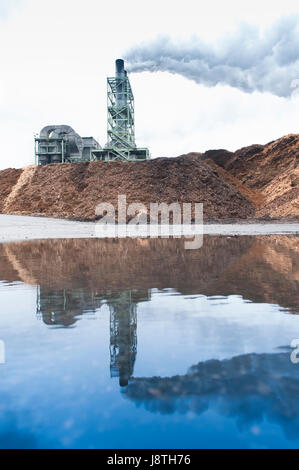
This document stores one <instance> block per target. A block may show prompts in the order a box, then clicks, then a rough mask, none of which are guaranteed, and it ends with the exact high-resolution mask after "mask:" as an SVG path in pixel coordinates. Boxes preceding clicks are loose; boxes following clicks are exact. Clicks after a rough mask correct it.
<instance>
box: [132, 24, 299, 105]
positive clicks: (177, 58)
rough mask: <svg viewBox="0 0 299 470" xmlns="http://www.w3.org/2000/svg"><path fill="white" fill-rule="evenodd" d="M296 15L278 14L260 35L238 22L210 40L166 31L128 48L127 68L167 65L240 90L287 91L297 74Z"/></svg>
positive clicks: (287, 93)
mask: <svg viewBox="0 0 299 470" xmlns="http://www.w3.org/2000/svg"><path fill="white" fill-rule="evenodd" d="M298 43H299V18H298V17H296V18H291V17H287V18H282V19H280V20H279V21H277V22H276V23H274V24H273V25H272V27H270V28H269V29H268V30H266V31H265V33H264V34H263V35H261V34H260V32H259V30H258V29H257V28H256V27H253V26H249V25H242V29H239V30H238V31H237V32H236V33H235V34H234V35H233V36H230V37H225V38H222V39H221V40H219V41H218V43H217V46H212V45H210V44H207V43H205V42H203V41H202V40H200V39H199V38H192V39H191V40H189V41H185V42H174V41H172V40H171V39H170V38H169V37H168V36H164V37H158V38H157V39H156V40H154V41H152V42H148V43H143V44H141V45H139V46H135V47H133V48H132V49H131V50H129V51H127V54H126V55H125V58H126V60H127V61H128V62H129V64H128V67H127V69H128V71H130V72H143V71H149V72H156V71H166V72H170V73H174V74H179V75H182V76H184V77H186V78H188V79H190V80H194V81H195V82H196V83H200V84H202V85H206V86H209V87H211V86H215V85H217V84H225V85H230V86H232V87H235V88H238V89H240V90H242V91H245V92H248V93H251V92H253V91H260V92H270V93H272V94H274V95H278V96H284V97H286V96H290V95H291V93H292V91H294V89H293V88H292V85H291V84H292V81H293V80H295V79H297V78H299V49H298V46H297V45H298Z"/></svg>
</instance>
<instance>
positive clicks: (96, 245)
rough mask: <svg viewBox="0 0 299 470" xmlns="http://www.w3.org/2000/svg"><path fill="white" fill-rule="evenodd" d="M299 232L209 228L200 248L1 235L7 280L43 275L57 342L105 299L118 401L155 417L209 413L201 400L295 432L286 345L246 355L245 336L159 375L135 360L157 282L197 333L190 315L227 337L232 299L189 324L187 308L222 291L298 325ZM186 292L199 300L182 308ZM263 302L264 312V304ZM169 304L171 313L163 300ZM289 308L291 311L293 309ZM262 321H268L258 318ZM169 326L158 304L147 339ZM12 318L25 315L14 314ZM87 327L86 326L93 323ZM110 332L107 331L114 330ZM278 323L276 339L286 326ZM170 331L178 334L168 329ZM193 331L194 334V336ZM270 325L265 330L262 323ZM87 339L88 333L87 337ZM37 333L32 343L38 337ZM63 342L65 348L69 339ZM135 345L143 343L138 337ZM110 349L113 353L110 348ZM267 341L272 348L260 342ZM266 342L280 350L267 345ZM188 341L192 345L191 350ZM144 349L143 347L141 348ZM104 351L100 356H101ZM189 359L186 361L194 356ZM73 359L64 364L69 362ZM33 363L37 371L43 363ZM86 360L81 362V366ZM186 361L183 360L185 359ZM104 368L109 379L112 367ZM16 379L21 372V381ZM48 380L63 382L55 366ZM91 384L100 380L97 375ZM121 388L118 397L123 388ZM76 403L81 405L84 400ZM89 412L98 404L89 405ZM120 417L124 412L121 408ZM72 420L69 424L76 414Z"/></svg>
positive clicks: (41, 305)
mask: <svg viewBox="0 0 299 470" xmlns="http://www.w3.org/2000/svg"><path fill="white" fill-rule="evenodd" d="M298 239H299V238H298V237H297V236H258V237H246V236H245V237H205V240H204V245H203V247H202V248H201V249H200V250H194V251H192V250H191V251H186V250H184V240H178V239H174V240H165V239H146V240H138V239H129V240H126V239H119V240H48V241H38V242H26V243H11V244H2V245H0V279H2V280H5V281H7V282H8V283H13V282H15V281H21V282H22V283H25V284H27V285H28V284H29V285H33V286H37V287H36V288H37V316H38V318H39V319H41V320H42V322H43V323H44V324H45V325H47V326H49V327H50V328H47V329H46V328H43V330H46V332H47V333H49V331H50V330H53V329H55V328H59V329H60V331H59V332H57V331H54V332H53V333H52V335H51V341H53V342H54V344H55V340H57V339H56V338H57V337H58V336H57V337H56V336H55V334H56V335H61V336H59V337H60V338H62V339H65V338H66V336H65V337H64V336H63V334H64V333H66V331H67V332H68V333H69V332H70V333H72V332H78V331H81V330H80V323H81V322H80V321H79V320H82V319H84V318H89V317H90V314H92V315H93V317H94V318H99V316H98V313H99V310H100V309H102V308H103V307H104V306H106V309H107V307H108V309H109V313H110V323H109V326H110V344H109V347H110V376H111V377H119V385H120V386H121V387H122V389H121V390H122V394H121V397H123V398H126V400H122V403H125V404H128V400H130V401H133V402H134V403H135V404H136V405H140V404H142V405H143V406H142V407H139V406H138V411H136V416H137V413H138V412H139V413H140V410H141V409H145V410H148V411H150V412H151V413H152V414H153V415H155V416H160V415H163V416H166V415H167V416H171V415H172V414H174V413H176V412H179V413H180V415H181V416H183V415H185V414H186V416H187V415H188V414H190V413H191V414H193V415H196V416H197V417H198V416H201V415H203V414H204V412H205V411H208V410H210V409H213V410H215V409H217V412H218V413H219V415H221V416H222V417H225V418H227V417H229V418H234V419H235V421H236V422H237V424H238V427H239V429H241V430H243V429H244V428H248V427H250V426H252V425H253V424H254V425H255V428H254V429H255V432H256V433H257V434H258V432H259V426H262V425H263V422H264V421H268V422H271V423H276V424H278V425H279V427H280V428H282V429H283V430H284V432H285V435H286V436H287V438H288V439H298V436H299V405H298V401H297V395H298V393H299V366H295V365H294V364H292V363H291V361H290V352H289V351H288V352H278V351H277V352H275V353H273V349H269V348H268V349H263V348H262V349H260V350H259V354H254V353H252V349H251V350H250V354H244V352H245V351H248V349H246V347H245V345H244V344H239V343H238V344H237V346H236V348H239V349H238V352H237V353H235V357H232V356H233V354H231V355H229V354H227V355H225V354H226V351H225V354H224V356H222V357H230V359H225V360H202V361H201V362H199V363H198V364H197V365H195V366H192V367H191V368H190V369H189V370H188V372H187V373H186V374H184V375H172V373H171V372H170V371H169V370H168V369H167V374H165V375H166V376H163V377H162V376H158V374H160V373H161V372H160V371H159V372H156V374H157V376H152V375H153V374H152V373H150V374H148V375H149V376H148V377H147V374H146V372H144V369H143V368H142V367H141V368H140V366H139V367H138V366H135V363H136V358H137V317H138V305H140V303H141V302H149V308H148V309H147V312H148V313H147V314H148V317H149V318H150V317H151V315H153V313H154V312H153V311H151V308H157V303H156V304H155V303H154V302H153V298H154V295H153V294H152V292H153V291H154V292H157V291H165V289H166V292H165V296H164V297H163V301H164V302H165V299H167V302H168V303H169V309H170V310H171V309H174V311H175V313H176V315H177V317H176V316H175V315H174V316H173V319H172V318H171V322H173V324H175V322H176V321H177V319H178V320H179V321H181V318H182V317H183V316H184V315H185V317H187V319H185V317H184V321H185V322H186V323H185V325H188V327H187V328H189V329H187V330H186V331H188V334H189V336H190V338H191V337H192V334H190V331H191V329H192V328H194V325H196V328H201V335H202V336H201V338H202V337H203V333H202V331H203V328H204V327H205V328H206V330H205V331H207V332H208V335H210V331H212V333H213V334H211V338H215V339H216V338H218V336H221V333H222V331H223V330H222V329H221V328H224V327H223V324H224V323H225V315H227V310H225V307H221V306H220V307H219V306H218V307H216V306H217V302H213V301H212V302H210V303H209V308H210V310H208V311H207V313H206V314H205V316H204V315H202V316H201V321H202V323H201V324H200V326H199V323H200V320H199V316H198V317H196V316H194V317H193V318H192V322H193V323H192V322H191V318H190V319H189V318H188V313H190V311H192V305H193V309H194V304H192V301H193V300H194V299H195V298H196V297H197V298H199V297H200V296H202V297H205V298H209V297H213V298H214V299H215V298H216V297H217V296H218V298H219V296H220V297H225V298H226V300H227V304H229V296H231V295H233V296H239V297H240V299H241V300H240V303H239V304H238V307H237V308H236V307H234V308H235V309H236V310H237V313H236V316H237V315H238V318H240V317H241V316H242V314H243V313H247V314H248V311H247V310H246V309H245V307H244V304H245V303H246V302H245V301H248V300H249V301H251V302H253V304H254V305H255V308H257V307H256V304H260V305H265V306H269V304H273V305H277V306H278V307H280V308H281V310H282V312H281V316H284V317H286V316H288V317H290V318H292V320H294V323H293V324H294V325H295V327H297V323H298V320H299V317H297V315H296V314H298V313H299V296H298V291H299V289H298V288H299V257H298V249H299V247H298ZM34 289H35V287H34ZM169 290H170V291H171V292H169ZM0 294H1V292H0ZM171 294H176V296H178V297H175V296H171ZM168 295H169V296H168ZM152 297H153V298H152ZM177 298H179V299H180V301H181V303H179V302H178V303H177V305H178V306H177V305H176V299H177ZM181 299H183V300H181ZM0 300H1V299H0ZM183 302H185V304H184V305H187V307H188V308H189V309H191V310H188V308H187V307H186V310H185V311H184V314H181V312H180V311H179V308H180V305H183ZM152 305H154V307H152ZM155 305H156V307H155ZM164 305H166V304H164ZM246 305H247V304H246ZM213 308H215V310H213ZM217 308H218V309H219V310H217ZM242 308H243V310H242ZM221 309H222V310H221ZM238 309H240V310H238ZM276 310H278V309H276ZM106 311H107V310H106ZM215 311H217V315H218V316H219V317H220V316H221V315H223V317H224V321H223V323H221V322H220V323H219V324H218V326H217V325H215V323H216V321H215V318H217V315H215V314H214V312H215ZM259 311H261V312H262V310H259ZM161 312H162V313H163V310H161ZM219 312H220V313H221V315H219ZM273 312H274V308H273V310H271V309H269V310H268V315H271V314H272V313H273ZM139 313H140V309H139ZM200 313H201V314H202V312H200ZM212 313H213V314H214V317H213V315H212ZM262 313H263V312H262ZM286 313H291V314H293V315H286ZM209 314H211V318H210V317H209ZM279 314H280V313H279ZM180 315H181V317H180ZM191 316H192V315H191V314H190V317H191ZM203 319H204V320H203ZM189 320H190V324H189V323H188V321H189ZM217 320H218V318H217ZM168 321H169V318H168ZM238 321H239V320H238ZM250 321H251V317H250ZM256 321H257V318H256ZM258 321H260V320H259V318H258ZM271 321H272V320H271ZM209 322H210V323H209ZM213 322H214V323H213ZM82 323H83V322H82ZM40 324H41V325H42V323H40ZM107 324H108V323H107ZM107 324H106V325H107ZM168 324H169V323H168ZM140 325H142V324H140V317H139V328H141V326H140ZM165 325H166V323H165V324H163V315H161V318H160V317H158V318H157V319H156V323H155V326H154V327H152V330H150V331H151V335H152V336H153V337H151V338H150V340H149V341H148V344H147V346H148V345H152V344H153V342H154V341H155V337H154V335H155V330H154V329H155V328H161V330H163V331H164V329H165V331H166V326H165ZM190 325H191V326H190ZM207 325H208V326H207ZM219 325H220V326H219ZM221 325H222V326H221ZM235 325H236V323H235V324H234V323H233V322H232V323H231V327H232V328H234V327H235ZM244 325H245V323H244V324H242V319H241V320H240V321H239V323H238V327H239V328H242V327H243V328H245V326H246V327H248V325H245V326H244ZM42 326H43V325H42ZM229 326H230V324H229V320H228V328H227V329H225V328H224V331H226V332H227V331H228V330H229ZM175 327H176V325H175ZM175 327H174V328H173V329H175ZM256 327H257V326H256V325H253V326H252V325H249V327H248V328H251V330H250V331H251V334H252V331H253V330H254V328H256ZM14 328H17V326H16V325H14ZM85 328H86V330H88V327H87V326H86V324H85ZM171 328H172V324H171ZM217 328H219V330H217ZM63 329H67V330H66V331H64V330H63ZM83 330H84V329H83ZM170 333H172V332H170ZM191 333H192V332H191ZM107 334H109V332H108V331H107ZM197 334H198V333H196V334H194V337H192V341H193V343H192V346H193V345H195V344H196V341H197V339H198V337H197V336H196V335H197ZM237 334H238V333H236V335H235V336H233V334H232V332H231V331H229V335H228V336H229V339H228V341H227V343H228V342H229V341H231V339H230V338H232V341H233V340H234V339H235V337H236V336H237ZM263 334H264V333H262V335H261V336H262V337H263ZM276 334H277V337H278V339H279V340H280V339H281V335H280V332H278V333H276ZM213 335H214V336H213ZM217 335H218V336H217ZM170 336H171V334H170V335H169V338H170ZM189 336H188V337H187V340H186V341H188V340H189ZM266 336H267V331H265V337H266ZM68 338H70V336H68ZM169 338H167V337H165V338H164V337H163V340H162V341H163V342H165V349H166V350H167V351H169V355H170V356H171V355H172V354H174V353H175V351H174V349H175V346H174V345H173V343H171V342H170V343H168V341H170V339H169ZM31 339H32V338H31ZM96 339H97V340H98V338H96ZM80 341H81V336H80V338H79V343H80ZM139 341H140V339H139ZM32 342H33V344H34V338H33V340H32ZM215 343H216V341H214V344H213V340H212V341H211V346H209V347H210V350H209V355H208V356H205V357H209V358H213V357H220V356H215V355H214V351H213V346H214V348H215ZM57 344H58V349H59V344H61V343H59V342H58V343H57ZM169 344H170V345H171V346H169ZM279 344H281V343H279ZM282 344H286V343H284V342H283V343H282ZM80 346H81V343H80ZM39 347H40V345H39V344H38V345H36V344H35V348H36V350H39ZM45 347H46V346H45ZM138 347H139V348H140V344H139V346H138ZM157 348H159V345H157ZM171 348H172V349H171ZM184 348H185V344H184ZM32 349H34V346H32ZM106 349H107V352H108V348H106ZM70 350H71V351H73V350H72V349H70ZM194 350H195V346H194ZM266 350H267V353H265V354H261V353H260V351H262V352H263V351H266ZM269 350H271V351H272V353H269ZM66 351H69V349H66ZM180 351H181V353H182V351H183V353H182V354H185V349H181V350H180ZM189 351H190V350H189ZM253 351H255V349H253ZM96 352H97V350H96ZM88 353H89V350H88ZM196 354H197V353H196ZM236 354H238V355H236ZM20 356H22V354H20ZM99 356H100V354H99ZM139 356H140V350H139V353H138V359H139ZM66 357H67V359H68V361H69V362H68V367H69V369H70V370H71V371H72V372H71V373H73V374H75V372H74V370H75V368H74V367H73V362H72V361H74V359H73V356H72V355H70V356H68V355H67V353H66ZM101 357H102V356H100V357H99V358H97V359H98V360H101ZM174 357H175V354H174ZM186 357H187V358H188V361H189V356H187V355H186ZM202 357H204V356H201V358H202ZM231 357H232V358H231ZM199 359H200V357H195V359H194V361H193V360H192V362H193V363H196V362H197V361H198V360H199ZM79 360H80V357H79ZM186 362H187V361H186ZM192 362H191V360H190V363H191V364H192ZM188 363H189V362H188ZM85 364H86V362H85ZM167 366H168V363H167ZM176 366H177V363H176V362H175V367H176ZM9 367H13V365H10V366H9ZM22 367H23V366H22ZM55 367H56V366H55ZM97 367H99V363H98V364H97ZM134 367H135V372H136V370H138V371H139V373H137V374H136V373H134ZM54 369H55V368H53V370H54ZM58 369H59V365H58V366H57V370H58ZM65 369H67V367H66V366H65ZM37 370H39V371H40V369H37ZM81 370H82V369H81V368H80V373H79V375H80V374H81ZM140 370H141V373H140ZM181 370H183V371H184V370H185V367H184V368H183V369H181ZM49 371H50V372H49V373H50V374H51V373H53V374H54V372H52V369H51V368H50V369H49ZM19 373H20V372H19ZM39 373H40V372H39ZM167 375H169V376H167ZM94 376H96V374H94V370H92V372H90V376H88V377H89V379H87V378H85V379H84V380H85V382H84V383H83V384H81V385H82V387H85V388H83V389H84V390H85V392H84V395H85V393H86V394H87V395H88V385H89V382H90V381H91V382H92V381H93V377H94ZM80 377H81V376H80ZM90 377H91V378H90ZM108 378H109V380H110V377H109V376H108ZM62 380H66V381H67V380H69V377H68V375H66V372H64V373H63V378H62ZM82 380H83V379H82ZM58 382H59V381H57V383H58ZM11 383H14V382H13V380H12V382H11ZM49 383H51V384H53V383H54V384H55V380H53V381H52V379H51V375H50V379H49ZM116 385H117V384H116ZM51 386H52V385H51ZM106 386H107V384H106ZM101 387H102V384H101ZM94 388H95V389H96V386H94ZM0 390H1V387H0ZM72 390H73V388H72ZM86 390H87V391H86ZM101 390H102V388H101ZM107 394H108V392H107ZM117 394H118V395H117V396H119V395H120V394H119V389H117ZM79 395H80V396H81V395H82V394H78V396H79ZM96 395H97V394H96ZM76 397H77V395H76ZM76 399H77V398H74V400H76ZM113 399H114V400H115V399H116V398H115V395H114V397H113ZM97 400H98V397H97ZM62 401H63V400H62ZM107 403H110V397H108V398H107V399H106V405H105V406H108V405H107ZM96 406H97V404H96V405H95V407H96ZM119 406H120V405H119ZM73 412H74V413H76V410H75V411H74V410H73ZM89 412H90V410H88V413H87V415H88V414H89ZM0 413H1V410H0ZM188 416H189V415H188ZM112 418H113V419H114V418H115V419H116V417H115V416H112ZM113 419H111V422H112V421H113ZM188 419H189V418H188ZM223 419H224V418H223ZM186 420H187V418H186ZM186 422H187V421H186ZM140 423H142V419H141V421H140ZM66 425H67V426H68V425H69V422H68V421H66ZM140 425H141V424H140ZM186 426H187V424H186ZM211 426H213V425H211ZM234 432H235V431H234ZM141 434H142V433H141ZM33 437H34V438H35V436H33ZM0 440H1V432H0Z"/></svg>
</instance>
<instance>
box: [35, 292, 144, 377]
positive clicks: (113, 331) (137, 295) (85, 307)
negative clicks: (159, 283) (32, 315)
mask: <svg viewBox="0 0 299 470" xmlns="http://www.w3.org/2000/svg"><path fill="white" fill-rule="evenodd" d="M148 300H150V290H149V289H138V290H128V291H123V292H122V291H120V292H108V293H101V294H99V293H97V292H94V291H91V290H87V289H69V290H67V289H61V290H53V289H49V288H44V287H38V296H37V315H38V317H39V318H41V319H42V320H43V322H44V323H45V324H46V325H50V326H58V327H69V326H71V325H74V324H75V323H76V321H77V319H78V316H79V315H82V314H84V313H85V312H95V310H96V309H99V308H100V307H101V306H102V305H104V304H107V305H108V306H109V310H110V371H111V377H119V384H120V385H121V386H125V385H127V384H128V380H129V378H130V377H131V376H132V374H133V369H134V364H135V359H136V354H137V304H138V303H139V302H145V301H148Z"/></svg>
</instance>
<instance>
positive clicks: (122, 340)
mask: <svg viewBox="0 0 299 470" xmlns="http://www.w3.org/2000/svg"><path fill="white" fill-rule="evenodd" d="M109 308H110V371H111V377H119V384H120V385H121V386H125V385H128V380H129V378H130V377H131V375H132V374H133V369H134V364H135V359H136V353H137V315H136V312H137V308H136V303H132V298H131V292H130V291H129V292H122V293H120V295H119V296H118V298H117V299H115V301H110V302H109Z"/></svg>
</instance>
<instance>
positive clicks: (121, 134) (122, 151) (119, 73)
mask: <svg viewBox="0 0 299 470" xmlns="http://www.w3.org/2000/svg"><path fill="white" fill-rule="evenodd" d="M107 84H108V90H107V100H108V104H107V107H108V123H107V134H108V142H107V145H106V147H105V148H104V149H103V150H98V149H95V150H94V151H92V154H93V155H94V156H95V157H96V158H97V159H98V160H123V161H129V160H133V161H136V160H147V159H149V151H148V149H146V148H137V147H136V144H135V118H134V96H133V92H132V88H131V85H130V81H129V78H128V76H127V72H126V70H125V69H124V61H123V60H122V59H118V60H117V61H116V73H115V77H110V78H108V79H107Z"/></svg>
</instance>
